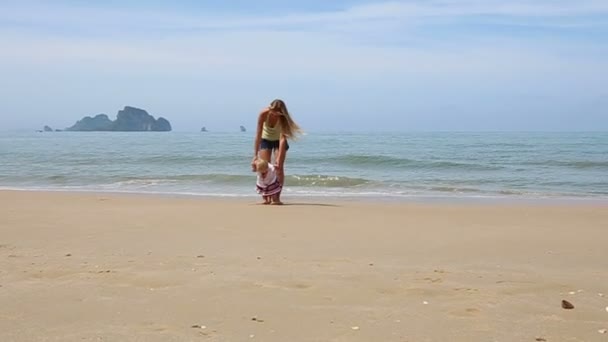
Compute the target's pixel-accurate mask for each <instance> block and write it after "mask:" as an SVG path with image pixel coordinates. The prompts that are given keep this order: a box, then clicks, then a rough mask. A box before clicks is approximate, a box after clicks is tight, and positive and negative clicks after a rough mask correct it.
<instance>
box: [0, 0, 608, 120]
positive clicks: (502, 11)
mask: <svg viewBox="0 0 608 342" xmlns="http://www.w3.org/2000/svg"><path fill="white" fill-rule="evenodd" d="M0 43H1V45H2V50H1V52H0V75H2V77H0V90H1V91H0V115H1V116H2V126H3V128H5V129H11V130H12V129H37V128H40V127H41V126H42V125H44V124H48V125H51V126H52V127H56V128H63V127H66V126H70V125H71V124H73V123H74V122H75V121H76V120H77V119H80V118H81V117H83V116H85V115H94V114H97V113H106V114H108V115H110V117H114V116H115V115H116V112H117V111H118V110H119V109H121V108H122V107H124V106H125V105H131V106H136V107H140V108H144V109H146V110H147V111H148V112H149V113H150V114H152V115H154V116H164V117H166V118H168V119H169V120H170V121H171V122H172V124H173V126H174V129H175V130H177V131H189V130H190V131H194V130H199V129H200V127H201V126H206V127H207V128H208V129H210V130H217V131H229V130H236V129H237V128H238V126H239V125H241V124H243V125H245V126H248V127H251V126H253V125H254V123H255V119H256V116H257V113H258V111H259V110H260V109H261V108H262V107H263V106H265V105H267V104H268V103H269V102H270V101H271V100H272V99H274V98H282V99H284V100H285V101H286V102H287V104H288V106H289V109H290V111H291V112H292V113H293V116H294V118H295V119H296V120H297V121H298V122H299V123H300V124H301V125H302V126H303V127H304V128H305V129H306V130H308V131H321V130H353V131H361V130H391V131H396V130H397V131H400V130H404V131H409V130H414V131H418V130H424V131H434V130H442V131H444V130H540V131H546V130H608V86H607V80H608V57H606V56H608V1H606V0H578V1H572V0H535V1H526V0H511V1H508V2H507V1H502V0H402V1H364V0H355V1H348V0H337V1H336V0H334V1H320V0H313V1H306V2H304V1H299V2H288V1H278V0H259V1H249V0H242V1H194V0H190V1H136V0H127V1H98V2H94V1H76V0H74V1H67V0H64V1H27V0H25V1H6V0H4V1H2V0H0Z"/></svg>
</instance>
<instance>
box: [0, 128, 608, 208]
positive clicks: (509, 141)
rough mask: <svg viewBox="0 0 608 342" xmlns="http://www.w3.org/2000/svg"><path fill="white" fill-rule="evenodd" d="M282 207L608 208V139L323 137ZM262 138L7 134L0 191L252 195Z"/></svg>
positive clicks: (303, 144)
mask: <svg viewBox="0 0 608 342" xmlns="http://www.w3.org/2000/svg"><path fill="white" fill-rule="evenodd" d="M290 145H291V148H290V150H289V153H288V156H287V161H286V164H285V173H286V175H287V178H286V184H285V189H284V191H283V198H284V199H286V200H288V199H289V198H290V197H292V198H300V197H324V198H327V197H331V198H343V199H359V198H362V199H372V200H376V199H397V200H398V199H425V198H428V199H431V198H438V199H442V198H445V199H454V198H462V199H467V198H469V199H485V198H498V199H573V200H576V199H587V200H601V201H605V200H608V132H601V133H489V132H488V133H468V132H467V133H464V132H463V133H459V132H454V133H449V132H445V133H444V132H437V133H413V132H410V133H314V132H309V133H308V134H307V135H305V136H303V137H301V138H300V139H299V140H298V141H293V142H291V143H290ZM252 146H253V133H251V132H245V133H241V132H236V133H214V132H205V133H182V132H169V133H156V132H133V133H122V132H120V133H119V132H49V133H36V132H32V133H29V132H28V133H13V132H10V133H9V132H3V133H0V188H1V189H13V190H15V189H17V190H51V191H56V190H58V191H86V192H128V193H154V194H168V195H197V196H211V197H215V196H221V197H255V196H257V194H256V193H255V174H254V173H252V172H251V169H250V162H251V158H252V156H253V147H252Z"/></svg>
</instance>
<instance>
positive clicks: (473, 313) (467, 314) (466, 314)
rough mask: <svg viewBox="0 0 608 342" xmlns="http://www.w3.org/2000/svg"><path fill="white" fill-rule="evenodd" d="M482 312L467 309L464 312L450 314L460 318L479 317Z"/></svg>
mask: <svg viewBox="0 0 608 342" xmlns="http://www.w3.org/2000/svg"><path fill="white" fill-rule="evenodd" d="M480 312H481V311H480V310H479V309H476V308H466V309H464V310H457V311H452V312H450V315H452V316H458V317H474V316H477V315H478V314H479V313H480Z"/></svg>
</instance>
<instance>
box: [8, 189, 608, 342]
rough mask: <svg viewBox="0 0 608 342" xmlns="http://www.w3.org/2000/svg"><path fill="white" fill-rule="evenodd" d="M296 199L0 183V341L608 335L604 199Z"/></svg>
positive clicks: (607, 237) (607, 247)
mask: <svg viewBox="0 0 608 342" xmlns="http://www.w3.org/2000/svg"><path fill="white" fill-rule="evenodd" d="M285 200H286V201H287V202H288V204H290V205H285V206H283V207H276V206H275V207H270V206H261V205H256V204H254V203H252V200H222V199H217V200H213V199H201V198H178V197H160V196H158V197H153V196H140V195H113V194H85V193H82V194H77V193H48V192H47V193H45V192H12V191H0V341H3V342H8V341H400V342H404V341H608V333H606V334H601V333H600V332H599V331H600V330H601V329H608V311H607V310H608V309H607V307H608V207H607V206H605V205H602V204H597V205H591V204H576V203H573V204H571V205H566V204H559V205H557V204H517V203H511V204H508V203H502V204H467V203H456V204H447V203H437V204H418V203H359V202H344V203H338V202H335V203H334V202H314V201H312V200H309V201H307V202H303V201H298V202H297V203H294V202H291V203H289V198H286V199H285ZM562 300H568V301H569V302H571V303H572V304H573V305H574V306H575V308H574V309H571V310H565V309H563V308H562V307H561V301H562Z"/></svg>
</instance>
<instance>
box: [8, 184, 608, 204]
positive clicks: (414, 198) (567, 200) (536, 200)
mask: <svg viewBox="0 0 608 342" xmlns="http://www.w3.org/2000/svg"><path fill="white" fill-rule="evenodd" d="M2 192H9V193H10V192H16V193H18V192H26V193H27V192H30V193H74V194H86V195H98V194H106V195H116V196H121V195H125V196H141V197H159V198H193V199H201V200H218V199H221V200H225V201H254V202H255V201H257V200H258V198H259V197H260V196H259V195H258V194H255V193H252V194H221V195H220V194H201V193H190V192H162V191H148V192H146V191H129V190H126V191H117V190H87V189H71V190H67V189H39V188H35V189H28V188H12V187H0V193H2ZM282 198H283V199H286V200H287V201H290V200H293V201H296V202H302V201H307V202H330V203H359V204H373V203H378V204H381V203H394V204H400V203H401V204H408V203H409V204H431V205H432V204H443V205H449V204H464V205H549V206H551V205H558V206H562V205H577V206H578V205H597V206H608V198H604V197H601V198H594V197H523V196H522V197H514V196H509V195H504V196H471V195H443V196H440V195H407V196H406V195H387V196H373V195H361V196H352V195H346V196H335V195H327V196H317V195H298V194H295V195H294V194H290V193H288V192H284V193H283V194H282Z"/></svg>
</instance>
